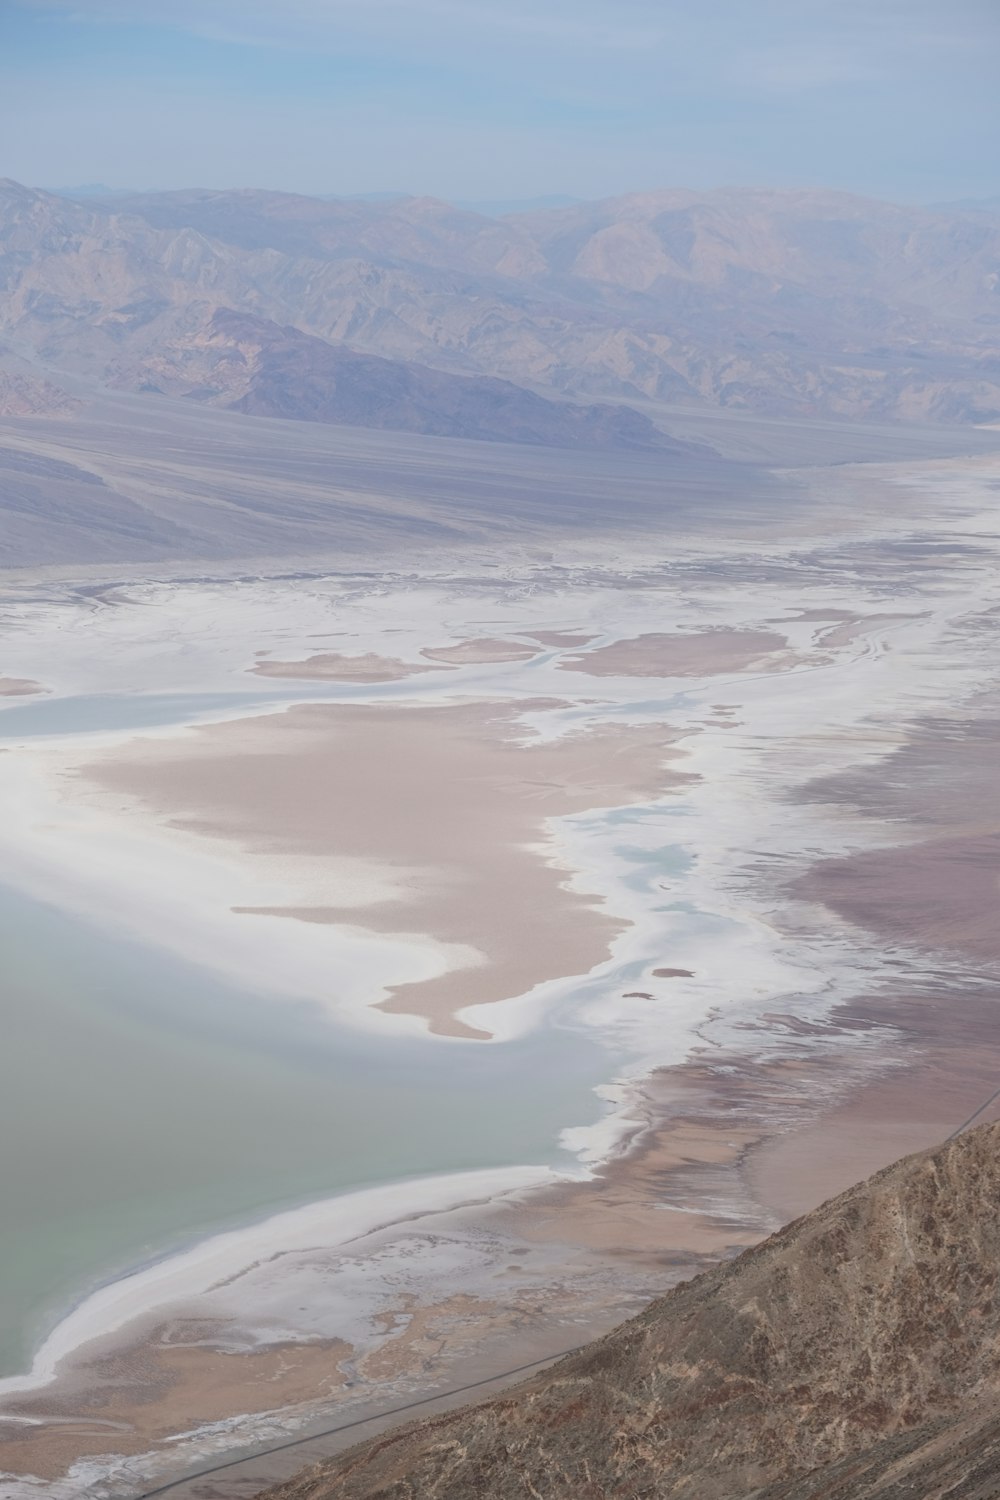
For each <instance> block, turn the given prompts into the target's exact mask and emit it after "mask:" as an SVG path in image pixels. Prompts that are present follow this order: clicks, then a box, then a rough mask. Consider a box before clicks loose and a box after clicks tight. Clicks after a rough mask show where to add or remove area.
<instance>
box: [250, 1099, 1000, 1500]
mask: <svg viewBox="0 0 1000 1500" xmlns="http://www.w3.org/2000/svg"><path fill="white" fill-rule="evenodd" d="M998 1202H1000V1124H992V1125H984V1126H981V1127H979V1128H978V1129H974V1130H970V1131H967V1132H966V1133H965V1134H964V1135H961V1136H959V1137H957V1138H956V1139H954V1140H951V1141H949V1142H947V1143H946V1144H945V1145H943V1146H941V1147H939V1148H937V1149H936V1150H933V1151H928V1152H923V1153H920V1154H919V1155H916V1156H911V1157H908V1158H906V1159H905V1160H903V1161H901V1162H897V1163H896V1164H895V1165H894V1166H891V1167H888V1168H886V1169H885V1170H883V1171H881V1172H879V1173H877V1174H876V1175H875V1176H874V1177H872V1178H870V1179H869V1180H868V1181H867V1182H864V1183H862V1184H860V1185H859V1186H857V1187H855V1188H852V1189H850V1190H849V1191H848V1192H846V1193H844V1194H842V1195H841V1196H840V1197H838V1198H835V1199H833V1200H831V1201H830V1202H828V1203H826V1204H824V1205H822V1206H821V1207H820V1208H818V1209H816V1210H815V1211H814V1212H812V1213H810V1214H808V1215H807V1216H806V1217H805V1218H802V1219H799V1220H798V1221H797V1222H795V1223H793V1224H791V1225H789V1226H788V1227H787V1228H785V1229H783V1230H781V1231H780V1232H779V1233H778V1234H776V1235H773V1236H772V1237H771V1238H770V1239H768V1240H766V1241H765V1242H764V1243H763V1244H761V1245H759V1246H756V1247H755V1248H753V1249H751V1250H748V1251H746V1252H745V1253H744V1254H742V1255H740V1256H739V1257H738V1258H737V1259H735V1260H733V1261H729V1262H727V1263H725V1264H722V1265H720V1266H718V1267H716V1268H715V1269H714V1270H711V1271H708V1272H706V1273H705V1274H704V1275H701V1276H698V1277H697V1278H695V1279H694V1280H692V1281H689V1282H685V1283H684V1284H682V1285H680V1286H678V1287H676V1288H675V1289H674V1290H673V1291H671V1292H669V1293H668V1294H667V1295H666V1296H664V1297H662V1298H660V1299H659V1300H658V1301H656V1302H654V1303H652V1304H651V1306H650V1307H649V1308H648V1309H647V1310H646V1311H645V1312H644V1313H642V1314H641V1315H640V1316H639V1317H637V1318H634V1319H632V1320H631V1321H629V1322H628V1323H625V1324H624V1325H622V1327H620V1328H618V1329H616V1330H615V1331H614V1332H613V1333H611V1334H609V1335H608V1336H607V1337H605V1338H603V1339H601V1340H599V1341H597V1342H596V1343H593V1344H591V1345H589V1346H587V1347H586V1348H585V1349H583V1350H581V1351H579V1352H578V1353H576V1354H573V1355H571V1356H569V1357H568V1358H566V1359H563V1360H561V1361H560V1362H559V1363H558V1364H556V1365H553V1366H552V1367H550V1368H549V1369H548V1370H546V1371H545V1372H544V1373H543V1374H540V1375H537V1376H535V1377H533V1378H532V1379H530V1380H528V1381H526V1382H524V1383H523V1384H521V1385H519V1386H516V1387H515V1388H513V1389H512V1390H510V1391H509V1392H507V1393H505V1394H503V1395H501V1396H498V1397H495V1398H493V1399H492V1400H489V1401H487V1402H485V1403H483V1404H482V1405H479V1406H474V1407H469V1408H465V1409H464V1410H461V1411H457V1412H452V1413H449V1414H447V1415H445V1416H441V1417H436V1418H433V1419H431V1420H426V1421H423V1422H418V1423H415V1424H412V1425H410V1426H407V1427H403V1428H401V1429H399V1430H397V1431H395V1432H390V1433H389V1434H387V1435H384V1436H382V1437H379V1438H376V1439H374V1440H373V1441H371V1442H369V1443H366V1444H364V1445H362V1446H360V1447H357V1448H355V1449H353V1450H351V1451H350V1452H348V1453H346V1454H344V1455H342V1456H341V1457H339V1458H337V1459H333V1460H329V1461H327V1462H325V1463H322V1464H320V1465H318V1466H316V1467H315V1468H314V1469H311V1470H309V1471H307V1472H305V1473H303V1474H301V1475H300V1476H298V1477H297V1478H296V1479H293V1480H291V1481H290V1482H288V1483H286V1484H283V1485H279V1486H278V1487H277V1488H276V1489H272V1490H269V1491H267V1492H265V1493H266V1496H267V1500H362V1497H364V1500H417V1497H420V1500H470V1497H489V1500H514V1497H517V1500H522V1497H524V1496H536V1497H544V1500H652V1497H675V1496H676V1497H681V1496H686V1497H691V1500H733V1497H736V1496H739V1497H742V1500H821V1497H822V1500H860V1497H862V1496H864V1497H869V1496H871V1497H879V1500H902V1497H903V1496H908V1497H910V1500H912V1497H914V1496H919V1497H920V1500H934V1497H940V1500H943V1497H945V1496H950V1497H953V1500H958V1497H959V1496H960V1497H962V1500H989V1497H994V1496H996V1495H997V1494H998V1493H1000V1290H998V1272H1000V1213H998V1211H997V1204H998Z"/></svg>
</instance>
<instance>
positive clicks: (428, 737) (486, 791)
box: [80, 701, 682, 1037]
mask: <svg viewBox="0 0 1000 1500" xmlns="http://www.w3.org/2000/svg"><path fill="white" fill-rule="evenodd" d="M544 706H545V705H544V704H539V703H538V702H537V701H535V702H530V701H529V702H528V703H522V704H513V705H505V706H498V705H480V704H477V705H461V706H443V707H433V708H424V707H420V708H416V707H407V708H397V707H394V706H391V705H375V706H373V705H361V704H350V705H337V706H332V705H306V706H300V707H297V708H293V709H290V710H288V711H287V712H285V713H280V714H270V715H266V716H262V717H257V718H253V719H248V720H241V721H235V722H229V723H224V724H216V725H211V726H207V727H203V728H196V729H192V730H191V731H189V732H188V733H186V734H185V735H183V736H182V737H172V738H170V739H168V740H135V741H132V742H131V743H130V744H129V745H128V746H127V747H125V748H124V749H122V750H120V751H117V752H116V753H114V754H112V755H109V756H107V757H106V758H104V759H101V760H97V761H93V762H91V763H90V764H89V765H86V766H84V767H82V768H81V771H80V775H81V776H83V777H84V778H85V779H87V780H88V781H90V782H92V783H96V784H98V785H99V786H101V787H102V788H105V789H107V790H110V791H113V792H115V793H116V794H124V795H126V796H128V797H130V798H132V799H133V800H134V803H136V804H138V806H139V807H140V808H141V809H142V810H144V811H146V812H148V813H152V814H154V815H155V816H156V817H158V818H162V819H167V820H168V821H169V823H170V824H171V826H173V827H175V828H181V829H184V830H185V831H187V832H188V833H192V834H195V835H198V836H200V837H204V838H212V839H225V840H231V841H233V842H234V843H236V844H238V845H239V846H241V847H243V848H245V849H250V850H253V851H254V852H255V853H263V854H267V855H271V856H273V857H274V858H276V859H280V858H282V857H284V856H288V855H308V856H311V857H313V858H315V856H327V857H328V858H329V859H330V860H332V861H344V860H348V861H349V860H351V859H356V860H358V861H362V860H363V861H365V862H367V864H369V865H371V864H373V863H374V864H375V865H377V866H380V867H382V868H383V869H384V870H385V872H386V874H387V877H388V880H389V881H390V882H391V884H390V885H389V886H388V887H387V889H386V890H385V891H384V892H382V893H375V894H376V896H377V895H379V894H381V897H382V899H375V900H373V899H372V892H371V890H370V889H358V890H357V891H356V892H354V893H352V892H351V891H350V889H349V888H348V889H347V890H346V892H344V894H346V895H347V897H348V900H347V901H346V902H345V901H344V900H343V895H342V896H341V900H340V901H339V902H338V903H337V904H331V903H329V902H328V901H323V900H322V899H318V900H317V902H316V904H315V905H312V904H308V905H307V904H302V905H299V906H296V907H267V908H250V907H244V908H239V910H240V911H241V912H242V913H243V914H244V915H245V917H246V920H248V921H260V920H263V919H269V920H282V921H300V922H324V923H341V924H346V925H349V926H352V927H355V928H363V929H365V930H367V931H374V932H380V933H411V934H424V933H425V934H428V935H430V936H431V937H433V938H435V939H437V940H439V941H441V942H446V943H449V944H459V945H462V947H463V948H464V949H466V950H473V964H472V966H471V967H463V968H461V969H456V970H452V971H451V972H449V973H446V974H444V975H442V976H441V977H439V978H435V979H430V980H422V981H419V982H414V983H405V982H404V983H400V984H397V985H394V986H393V987H392V990H391V995H390V998H388V999H385V1000H383V1001H382V1005H383V1008H384V1009H386V1010H387V1011H390V1012H396V1013H402V1014H407V1015H417V1016H422V1017H424V1018H425V1019H426V1020H427V1022H428V1023H429V1025H430V1028H431V1030H433V1031H436V1032H440V1033H443V1034H447V1035H451V1036H479V1037H482V1036H487V1035H489V1033H488V1032H484V1031H483V1030H481V1029H479V1028H476V1027H472V1026H469V1025H468V1024H466V1023H465V1022H463V1021H462V1020H461V1019H459V1018H458V1016H457V1012H459V1011H461V1010H463V1009H464V1008H465V1007H467V1006H470V1005H478V1004H482V1003H484V1002H491V1001H500V1000H506V999H511V998H513V997H516V996H519V995H522V994H525V993H527V992H528V991H529V990H531V989H532V988H533V987H534V986H535V985H538V984H541V983H542V982H544V981H546V980H550V979H557V978H562V977H564V976H567V975H571V974H585V973H587V972H588V971H589V970H590V969H592V968H593V967H594V965H595V964H598V963H600V962H602V961H603V960H604V959H605V958H606V957H607V955H608V950H609V944H610V943H611V941H612V939H613V938H614V937H615V935H616V934H617V933H619V932H621V931H622V930H623V928H624V927H625V925H626V924H625V923H624V922H623V921H621V920H620V919H618V918H615V917H612V916H610V915H608V914H606V913H605V912H602V911H601V910H600V909H599V902H598V901H597V900H596V899H595V898H594V897H593V896H587V895H585V894H581V893H580V892H578V891H576V890H570V889H568V881H569V879H570V875H571V871H570V870H569V869H568V868H567V867H566V866H565V865H564V864H561V863H559V862H558V859H557V857H556V855H555V851H554V850H553V848H552V846H551V844H550V843H549V840H548V830H547V828H546V820H547V819H549V818H553V817H559V816H563V815H565V814H568V813H574V812H579V811H583V810H589V809H593V808H605V807H617V806H620V805H623V804H628V803H634V802H645V801H649V800H650V799H653V798H657V797H660V796H662V795H663V794H664V793H665V792H666V791H667V790H668V789H669V788H670V787H671V786H672V785H676V784H678V782H679V781H680V780H681V779H682V777H681V776H680V775H679V773H678V772H676V771H667V770H666V769H665V762H666V761H667V760H669V759H671V758H673V757H676V756H677V755H678V754H679V752H678V751H677V750H676V749H674V748H673V747H672V744H671V739H672V736H671V732H670V730H669V729H668V728H666V727H665V726H663V725H655V726H648V725H647V726H642V727H635V726H631V727H626V726H607V727H602V728H598V729H593V730H589V731H586V732H583V733H578V734H574V735H571V736H566V737H563V738H561V739H558V740H553V741H551V742H543V741H540V740H532V739H530V738H526V731H525V728H524V725H523V723H522V722H521V715H522V714H523V712H524V711H525V709H526V708H534V709H535V710H536V711H537V709H538V708H539V707H544ZM321 876H322V865H320V877H321ZM319 884H320V887H321V886H322V880H321V878H320V880H319ZM348 887H349V882H348ZM477 956H478V957H477Z"/></svg>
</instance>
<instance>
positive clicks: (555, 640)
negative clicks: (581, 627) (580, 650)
mask: <svg viewBox="0 0 1000 1500" xmlns="http://www.w3.org/2000/svg"><path fill="white" fill-rule="evenodd" d="M524 634H525V635H526V636H527V637H528V639H529V640H532V641H537V642H538V644H539V645H540V646H567V647H569V646H589V645H590V643H591V641H596V640H597V636H596V635H581V634H579V633H578V632H574V631H572V630H526V631H524Z"/></svg>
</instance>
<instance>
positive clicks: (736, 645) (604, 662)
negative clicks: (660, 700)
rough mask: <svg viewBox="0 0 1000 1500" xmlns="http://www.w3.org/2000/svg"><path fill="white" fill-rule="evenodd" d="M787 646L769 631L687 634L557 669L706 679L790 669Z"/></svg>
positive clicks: (611, 650) (600, 652) (615, 646)
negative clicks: (765, 669)
mask: <svg viewBox="0 0 1000 1500" xmlns="http://www.w3.org/2000/svg"><path fill="white" fill-rule="evenodd" d="M787 646H788V642H787V640H786V639H785V637H784V636H783V635H778V634H777V633H776V632H775V631H773V630H726V629H718V630H701V631H692V632H691V633H690V634H680V633H678V634H674V635H661V634H658V633H651V634H647V635H640V636H636V637H635V638H634V639H633V640H626V641H614V642H613V643H612V644H611V645H610V646H597V647H595V648H594V650H592V651H586V652H583V653H582V654H581V655H579V656H570V657H566V658H565V660H563V661H561V662H560V663H559V665H560V667H561V668H562V670H563V671H564V672H586V674H587V675H588V676H589V677H710V676H715V675H716V674H718V673H721V672H746V671H749V670H750V669H751V668H753V667H758V666H761V665H762V664H765V663H766V664H767V665H768V666H769V667H771V668H772V669H774V668H777V667H779V666H783V665H790V664H791V662H790V661H789V659H788V657H787V656H782V655H779V653H785V652H786V648H787Z"/></svg>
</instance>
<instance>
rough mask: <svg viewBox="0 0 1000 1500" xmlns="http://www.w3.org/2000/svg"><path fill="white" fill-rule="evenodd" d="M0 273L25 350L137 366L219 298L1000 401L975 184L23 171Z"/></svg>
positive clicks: (571, 388) (924, 413)
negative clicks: (800, 186)
mask: <svg viewBox="0 0 1000 1500" xmlns="http://www.w3.org/2000/svg"><path fill="white" fill-rule="evenodd" d="M0 289H2V293H3V295H2V298H0V337H5V338H7V339H8V340H9V341H10V342H11V343H12V344H16V345H17V347H18V349H19V350H21V351H22V352H23V353H24V354H25V355H26V357H31V358H34V359H36V360H37V361H39V362H40V363H41V364H42V365H50V366H54V367H58V368H59V369H64V370H71V371H73V372H75V373H77V374H86V375H88V376H90V377H92V378H95V379H97V380H99V381H101V380H107V379H109V378H111V379H114V380H117V381H118V382H119V383H121V382H127V381H130V380H131V381H133V382H134V388H139V387H141V386H142V385H143V384H149V383H152V384H155V381H152V382H150V380H149V376H148V372H147V371H146V369H145V366H146V363H147V362H148V361H149V360H150V359H152V360H156V359H158V358H160V357H162V356H164V353H165V351H170V350H174V351H183V349H184V347H185V345H186V344H187V342H188V341H189V340H190V339H194V340H195V341H196V342H197V340H198V338H199V337H200V336H201V332H202V330H203V329H204V327H205V325H206V323H207V322H208V321H209V320H211V318H212V317H213V316H214V315H215V313H216V312H217V310H219V309H224V310H227V311H229V312H233V313H239V314H241V315H244V316H248V317H254V318H260V319H263V320H265V321H268V322H271V323H274V324H276V325H277V327H278V328H280V329H287V328H293V329H295V330H296V331H298V332H299V333H301V334H304V335H309V336H311V337H314V338H318V339H321V340H324V341H325V342H327V343H328V344H330V345H333V346H346V347H348V348H349V349H350V350H352V351H353V352H355V353H358V354H366V355H371V356H374V357H378V358H382V359H387V360H398V361H402V362H403V363H405V364H407V365H410V364H417V365H421V366H427V367H430V368H432V369H435V370H438V371H441V372H443V373H447V374H452V375H464V376H470V377H483V378H490V379H494V378H496V379H502V380H505V381H509V382H512V383H514V384H515V385H518V386H522V387H524V388H526V389H528V390H530V391H532V392H534V393H535V394H537V395H540V396H542V397H552V396H558V397H563V398H567V397H568V398H571V399H573V400H579V399H581V398H586V399H600V400H609V401H614V402H621V401H626V402H635V401H638V400H641V401H648V402H653V403H656V402H664V401H671V402H677V401H681V402H684V403H688V404H708V405H718V406H724V407H735V408H738V409H744V410H752V411H768V412H774V413H778V414H783V415H815V414H825V415H834V416H843V417H851V418H877V419H880V420H881V419H890V420H898V421H920V422H923V421H927V420H931V421H942V422H945V421H948V422H950V421H964V422H977V421H996V420H997V419H998V418H1000V358H998V354H997V347H998V335H1000V219H998V218H994V217H992V216H989V215H984V214H982V213H974V212H971V211H968V210H964V209H960V208H959V209H936V210H931V209H925V208H917V207H900V206H897V205H893V204H887V203H879V202H875V201H872V200H868V199H862V198H855V197H851V196H850V195H847V194H839V193H830V192H808V191H803V192H789V191H785V192H778V191H767V190H763V189H760V190H750V189H727V190H720V191H717V192H712V193H703V194H697V193H691V192H686V191H681V190H671V191H663V192H652V193H637V194H631V195H629V196H627V197H623V198H616V199H608V200H606V201H604V202H600V203H587V204H578V205H572V206H570V207H566V208H559V209H554V210H548V211H545V212H540V213H538V212H536V213H529V214H518V215H511V216H508V217H505V218H502V219H491V218H487V217H485V216H483V215H480V214H476V213H473V212H470V211H468V210H463V209H458V208H455V207H453V206H452V205H449V204H446V203H439V202H437V201H435V200H432V199H422V198H400V199H394V200H392V201H391V202H388V203H364V202H343V201H336V200H335V201H329V200H322V199H315V198H306V197H301V196H296V195H294V194H287V193H274V192H265V191H253V192H251V191H217V192H208V191H190V192H178V193H155V194H135V195H130V196H126V197H118V198H114V199H109V200H106V201H102V200H99V199H94V198H87V199H86V200H81V201H79V202H74V201H71V200H69V199H66V198H61V197H56V196H55V195H52V194H47V193H41V192H36V191H35V190H33V189H30V188H24V187H21V186H19V185H18V184H16V183H10V182H7V183H2V184H0ZM197 364H198V361H197V359H194V360H193V364H192V368H194V367H196V366H197ZM209 387H210V382H209ZM192 394H193V395H197V392H196V391H192ZM285 399H286V401H288V402H290V403H291V404H292V405H294V404H295V403H294V399H293V393H292V392H291V390H290V388H289V389H288V390H286V396H285ZM311 399H312V396H311V394H310V393H309V392H307V393H306V394H305V395H304V397H303V404H304V407H306V408H307V407H308V405H309V403H310V401H311ZM452 416H453V418H454V416H455V413H454V412H453V414H452ZM529 425H530V423H529ZM630 430H634V429H630ZM535 440H537V439H535ZM631 440H632V439H631V438H630V439H629V441H631Z"/></svg>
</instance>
